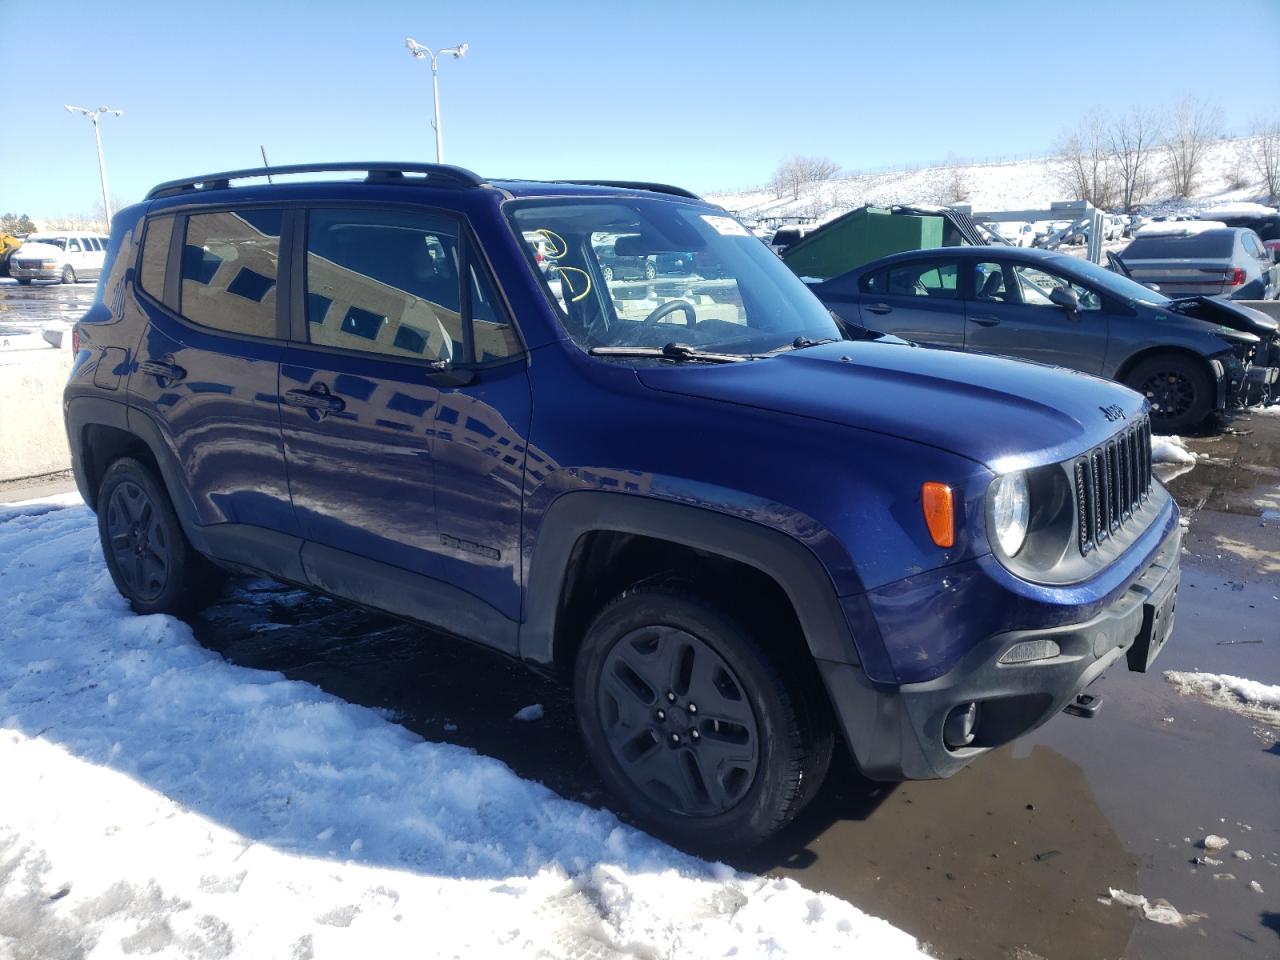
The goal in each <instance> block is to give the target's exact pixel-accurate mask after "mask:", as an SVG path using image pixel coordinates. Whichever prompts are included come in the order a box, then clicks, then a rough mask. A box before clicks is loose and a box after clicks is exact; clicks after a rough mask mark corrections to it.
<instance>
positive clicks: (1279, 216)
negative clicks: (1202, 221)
mask: <svg viewBox="0 0 1280 960" xmlns="http://www.w3.org/2000/svg"><path fill="white" fill-rule="evenodd" d="M1250 206H1258V207H1260V209H1259V210H1257V211H1249V212H1244V211H1240V210H1233V209H1232V208H1231V207H1221V208H1216V209H1210V210H1206V211H1205V213H1204V216H1205V218H1206V219H1209V220H1216V221H1218V222H1219V223H1221V224H1223V225H1224V226H1228V227H1238V228H1240V229H1242V230H1252V231H1253V232H1254V233H1256V234H1257V235H1258V237H1259V238H1260V239H1261V240H1262V242H1263V243H1264V244H1266V245H1272V244H1276V243H1280V212H1276V211H1275V210H1272V211H1271V212H1270V213H1267V212H1264V211H1265V210H1266V209H1267V208H1265V207H1261V205H1260V204H1251V205H1250Z"/></svg>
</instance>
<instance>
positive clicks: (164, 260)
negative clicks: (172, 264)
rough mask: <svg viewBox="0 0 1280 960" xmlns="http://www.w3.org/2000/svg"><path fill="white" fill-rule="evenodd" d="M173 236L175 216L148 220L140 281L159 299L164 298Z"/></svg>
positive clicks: (144, 237) (143, 243) (143, 240)
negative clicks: (170, 244) (170, 242)
mask: <svg viewBox="0 0 1280 960" xmlns="http://www.w3.org/2000/svg"><path fill="white" fill-rule="evenodd" d="M172 237H173V217H157V218H155V219H153V220H148V221H147V232H146V233H145V234H144V235H143V238H142V269H141V270H140V271H139V273H138V282H139V283H140V284H141V286H142V289H143V290H145V291H147V293H149V294H151V296H153V297H155V298H156V299H157V300H161V301H163V300H164V277H165V272H166V271H167V269H168V266H169V240H170V239H171V238H172Z"/></svg>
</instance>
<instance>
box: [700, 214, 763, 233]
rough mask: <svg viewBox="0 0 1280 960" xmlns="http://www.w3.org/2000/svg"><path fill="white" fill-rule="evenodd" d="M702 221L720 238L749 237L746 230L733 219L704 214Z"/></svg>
mask: <svg viewBox="0 0 1280 960" xmlns="http://www.w3.org/2000/svg"><path fill="white" fill-rule="evenodd" d="M702 219H703V220H705V221H706V222H707V225H708V226H710V227H711V229H712V230H714V231H715V232H716V233H718V234H720V236H722V237H749V236H751V234H749V233H747V228H746V227H744V226H743V225H742V224H740V223H739V222H738V221H737V220H735V219H733V217H716V216H712V215H711V214H708V213H704V214H703V215H702Z"/></svg>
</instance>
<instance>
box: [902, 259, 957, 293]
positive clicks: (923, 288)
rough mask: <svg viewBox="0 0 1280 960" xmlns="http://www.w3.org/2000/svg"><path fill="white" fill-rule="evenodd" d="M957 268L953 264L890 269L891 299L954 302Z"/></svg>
mask: <svg viewBox="0 0 1280 960" xmlns="http://www.w3.org/2000/svg"><path fill="white" fill-rule="evenodd" d="M958 274H959V268H958V266H957V265H956V264H955V263H938V262H936V261H930V262H926V263H907V264H903V265H902V266H897V267H890V268H889V278H888V289H887V290H886V291H885V292H886V293H887V294H888V295H889V296H891V297H931V298H934V299H939V300H955V299H956V298H957V297H958V296H959V295H960V294H959V292H958V291H957V290H956V277H957V275H958Z"/></svg>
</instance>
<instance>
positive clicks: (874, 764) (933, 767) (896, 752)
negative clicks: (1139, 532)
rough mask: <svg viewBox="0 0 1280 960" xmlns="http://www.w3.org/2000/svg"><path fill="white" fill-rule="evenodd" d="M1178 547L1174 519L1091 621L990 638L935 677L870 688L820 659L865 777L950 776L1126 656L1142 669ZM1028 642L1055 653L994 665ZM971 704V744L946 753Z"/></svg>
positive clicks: (1168, 612) (1172, 586)
mask: <svg viewBox="0 0 1280 960" xmlns="http://www.w3.org/2000/svg"><path fill="white" fill-rule="evenodd" d="M1181 547H1182V531H1181V527H1180V526H1179V525H1178V524H1177V523H1176V522H1175V523H1174V524H1173V525H1172V530H1170V531H1169V532H1168V533H1167V534H1166V536H1165V537H1164V539H1163V541H1162V542H1161V543H1160V546H1159V548H1158V550H1157V551H1156V552H1155V554H1154V555H1153V556H1152V558H1151V559H1150V561H1149V562H1148V564H1147V566H1146V567H1145V569H1144V570H1143V571H1142V573H1141V574H1140V575H1139V576H1138V577H1137V579H1135V580H1134V581H1133V583H1131V584H1130V585H1129V586H1128V587H1127V589H1125V590H1124V591H1123V592H1122V593H1121V594H1120V595H1119V596H1118V597H1117V598H1115V599H1114V600H1112V601H1111V602H1110V603H1109V604H1107V605H1106V606H1105V607H1103V608H1102V609H1101V611H1100V612H1098V613H1097V614H1095V615H1094V616H1092V617H1090V618H1089V619H1087V620H1084V621H1082V622H1077V623H1068V624H1064V625H1056V626H1051V627H1044V628H1038V629H1021V630H1010V631H1005V632H1001V633H997V634H994V635H992V636H990V637H988V638H986V639H985V640H982V641H981V642H979V643H977V644H975V645H974V646H973V647H972V648H971V649H970V650H969V651H968V652H967V653H966V654H965V655H964V656H963V657H962V658H961V659H960V660H959V661H958V662H957V663H956V664H955V666H953V667H952V668H951V669H950V670H948V671H947V672H946V673H945V674H943V675H942V676H940V677H937V678H936V679H932V680H927V681H924V682H919V683H904V684H900V685H898V686H896V687H893V686H889V685H882V684H873V683H872V682H871V681H870V680H868V679H867V677H866V674H865V672H864V671H863V669H862V667H860V666H858V665H855V664H846V663H835V662H830V661H823V660H820V661H818V667H819V670H820V672H821V675H822V678H823V681H824V683H825V684H826V687H827V691H828V693H829V694H830V695H831V700H832V703H833V704H834V705H835V707H836V713H837V715H838V717H839V720H840V724H841V726H842V728H843V732H844V735H845V739H846V742H847V743H848V744H849V747H850V749H851V750H852V752H853V754H854V757H855V759H856V760H857V762H858V765H859V767H860V768H861V769H862V772H863V773H864V774H866V775H867V776H868V777H871V778H872V779H875V780H889V781H893V780H927V779H934V778H938V777H948V776H951V775H952V774H954V773H956V772H957V771H959V770H960V769H961V768H962V767H964V766H965V765H966V764H968V763H969V762H970V761H971V760H973V759H974V757H976V756H978V755H980V754H982V753H984V752H986V751H987V750H990V749H991V748H993V747H997V746H1000V745H1001V744H1003V743H1007V742H1008V741H1010V740H1013V739H1014V738H1016V737H1019V736H1022V735H1023V734H1026V733H1028V732H1030V731H1031V730H1034V729H1035V728H1036V727H1038V726H1040V725H1041V724H1043V723H1045V722H1046V721H1047V720H1049V719H1050V718H1051V717H1053V716H1054V715H1055V714H1057V713H1058V712H1060V711H1061V710H1062V709H1063V708H1064V707H1065V706H1067V705H1068V704H1069V703H1071V702H1072V701H1073V700H1074V699H1075V698H1076V696H1077V694H1079V693H1080V691H1082V690H1083V689H1084V688H1085V687H1087V686H1088V685H1089V684H1091V683H1092V682H1093V681H1094V680H1096V679H1097V678H1098V677H1099V676H1100V675H1101V674H1102V672H1103V671H1104V670H1106V669H1107V668H1108V667H1110V666H1112V665H1113V664H1115V663H1116V661H1118V660H1120V659H1121V658H1122V657H1125V656H1126V655H1128V656H1129V659H1130V661H1131V664H1130V669H1139V670H1145V668H1146V665H1147V663H1148V662H1149V659H1151V657H1154V654H1155V653H1156V652H1158V647H1159V645H1160V644H1162V643H1163V641H1164V639H1165V638H1166V637H1167V636H1168V629H1169V625H1170V624H1171V618H1172V613H1173V607H1174V601H1175V598H1176V590H1177V587H1178V579H1179V576H1180V566H1179V558H1180V557H1179V555H1180V552H1181ZM1158 611H1159V612H1161V613H1164V614H1165V619H1164V622H1160V621H1158V620H1157V621H1155V624H1154V630H1153V619H1154V618H1155V616H1156V613H1157V612H1158ZM1153 633H1154V634H1155V635H1154V636H1153ZM1028 640H1052V641H1054V642H1055V643H1057V644H1058V647H1059V650H1060V653H1059V654H1058V655H1057V656H1055V657H1053V658H1052V659H1047V660H1037V661H1032V662H1029V663H1014V664H1004V663H1001V662H1000V658H1001V657H1002V656H1003V655H1004V654H1005V653H1006V652H1007V651H1008V650H1009V648H1010V647H1012V646H1014V645H1015V644H1018V643H1022V642H1025V641H1028ZM1148 642H1150V643H1152V644H1154V645H1155V649H1154V650H1153V651H1152V653H1151V655H1150V656H1146V653H1147V651H1146V650H1145V649H1142V647H1144V645H1145V644H1146V643H1148ZM967 703H977V704H978V720H977V725H976V727H975V739H974V741H973V743H972V744H971V745H969V746H966V747H963V748H959V749H949V748H948V747H947V746H946V744H945V743H944V740H943V726H944V723H945V721H946V718H947V715H948V714H949V713H950V712H951V711H952V710H953V709H954V708H955V707H957V706H962V705H964V704H967Z"/></svg>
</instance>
